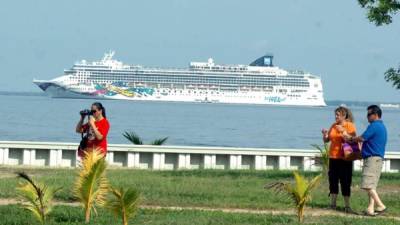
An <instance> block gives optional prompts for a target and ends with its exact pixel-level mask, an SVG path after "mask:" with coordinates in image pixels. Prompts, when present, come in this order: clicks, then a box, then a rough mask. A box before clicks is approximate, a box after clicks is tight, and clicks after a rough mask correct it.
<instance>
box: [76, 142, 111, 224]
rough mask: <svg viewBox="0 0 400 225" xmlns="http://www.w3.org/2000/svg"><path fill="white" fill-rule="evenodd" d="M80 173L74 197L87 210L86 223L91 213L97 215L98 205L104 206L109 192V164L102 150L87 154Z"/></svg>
mask: <svg viewBox="0 0 400 225" xmlns="http://www.w3.org/2000/svg"><path fill="white" fill-rule="evenodd" d="M80 167H81V168H80V172H79V175H78V178H77V180H76V182H75V186H74V195H75V197H76V198H77V199H78V200H79V201H80V202H81V204H82V206H83V208H84V210H85V221H86V223H88V222H89V220H90V215H91V212H92V211H93V212H94V213H97V211H96V205H99V206H103V205H104V204H105V200H106V194H107V192H108V187H109V185H108V181H107V178H106V176H105V170H106V167H107V163H106V161H105V158H104V155H103V154H102V153H101V151H100V150H98V149H95V150H93V151H88V152H85V156H84V158H83V160H82V165H81V166H80Z"/></svg>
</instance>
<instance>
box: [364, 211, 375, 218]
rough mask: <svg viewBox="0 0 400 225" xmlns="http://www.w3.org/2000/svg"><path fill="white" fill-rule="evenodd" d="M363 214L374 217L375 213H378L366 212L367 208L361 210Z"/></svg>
mask: <svg viewBox="0 0 400 225" xmlns="http://www.w3.org/2000/svg"><path fill="white" fill-rule="evenodd" d="M363 215H364V216H372V217H375V216H376V215H378V214H377V213H370V212H368V210H364V211H363Z"/></svg>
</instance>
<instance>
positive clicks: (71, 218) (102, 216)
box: [0, 205, 399, 225]
mask: <svg viewBox="0 0 400 225" xmlns="http://www.w3.org/2000/svg"><path fill="white" fill-rule="evenodd" d="M10 215H12V216H10ZM0 218H1V220H0V224H7V225H11V224H15V225H17V224H18V225H33V224H38V223H35V220H34V218H33V217H32V216H31V215H30V214H29V213H28V212H27V211H26V210H22V209H21V208H19V207H18V206H17V205H11V206H0ZM84 223H85V220H84V216H83V212H82V210H81V209H80V208H79V207H68V206H56V207H55V208H54V210H53V212H52V213H51V214H50V216H49V220H48V224H71V225H72V224H84ZM305 223H306V224H315V225H319V224H329V225H337V224H352V225H353V224H365V225H392V224H393V225H394V224H399V221H394V220H390V219H382V218H371V219H364V218H340V217H333V216H321V217H306V221H305ZM89 224H104V225H106V224H121V221H120V219H116V218H115V217H114V216H113V215H112V214H110V213H108V212H105V211H103V210H101V209H100V210H99V212H98V216H93V217H92V220H91V222H90V223H89ZM130 224H152V225H158V224H160V225H161V224H171V225H172V224H176V225H185V224H187V225H193V224H196V225H202V224H213V225H219V224H227V225H228V224H229V225H235V224H274V225H279V224H281V225H289V224H290V225H292V224H293V225H295V224H299V223H298V222H297V218H296V217H295V216H271V215H257V214H256V215H255V214H242V213H223V212H205V211H197V210H196V211H193V210H182V211H169V210H139V212H138V215H137V217H135V218H134V219H132V220H131V221H130Z"/></svg>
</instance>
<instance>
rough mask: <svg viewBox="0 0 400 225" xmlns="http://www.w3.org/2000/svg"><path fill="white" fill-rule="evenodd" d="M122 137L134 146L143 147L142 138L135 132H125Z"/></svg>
mask: <svg viewBox="0 0 400 225" xmlns="http://www.w3.org/2000/svg"><path fill="white" fill-rule="evenodd" d="M122 135H123V136H124V137H125V138H126V139H128V140H129V141H130V142H132V144H134V145H143V141H142V138H140V137H139V135H137V134H136V133H135V132H132V131H125V132H124V133H123V134H122Z"/></svg>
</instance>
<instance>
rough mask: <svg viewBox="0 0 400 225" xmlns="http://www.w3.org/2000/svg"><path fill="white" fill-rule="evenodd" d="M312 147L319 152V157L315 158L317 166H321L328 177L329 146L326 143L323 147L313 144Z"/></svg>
mask: <svg viewBox="0 0 400 225" xmlns="http://www.w3.org/2000/svg"><path fill="white" fill-rule="evenodd" d="M311 146H312V147H314V148H316V149H317V150H319V152H320V154H319V156H317V157H314V160H315V165H318V166H321V167H322V171H323V174H324V175H326V173H327V171H328V168H329V144H328V143H324V145H323V146H320V145H317V144H312V145H311Z"/></svg>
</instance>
